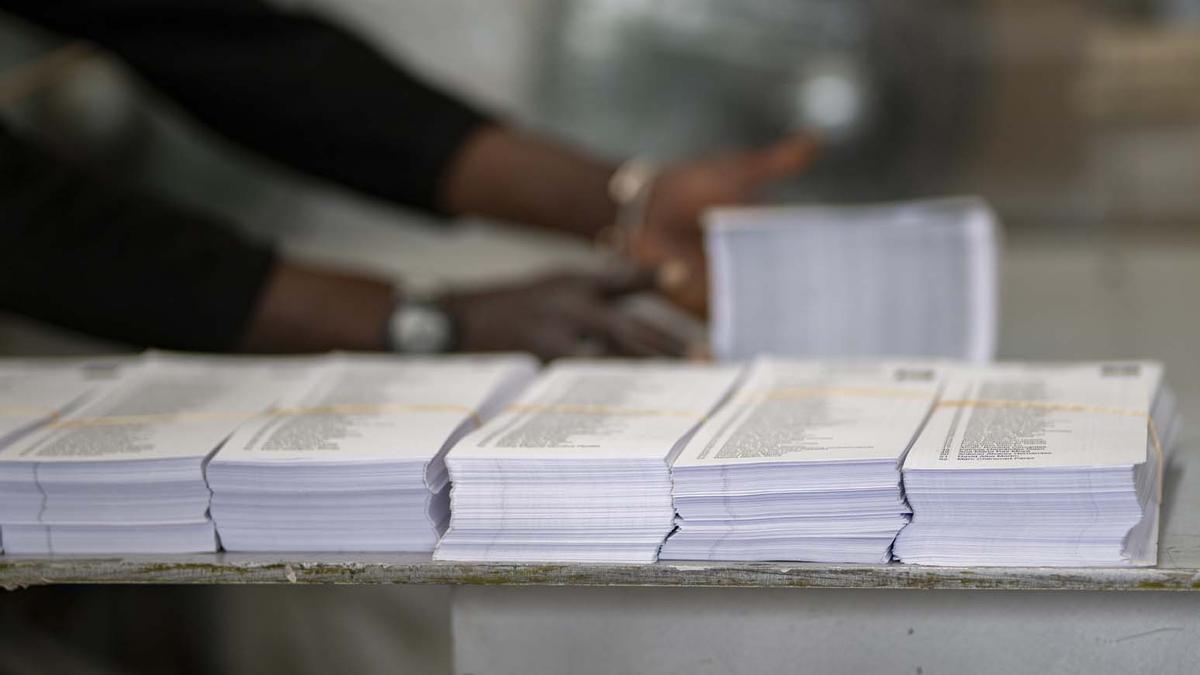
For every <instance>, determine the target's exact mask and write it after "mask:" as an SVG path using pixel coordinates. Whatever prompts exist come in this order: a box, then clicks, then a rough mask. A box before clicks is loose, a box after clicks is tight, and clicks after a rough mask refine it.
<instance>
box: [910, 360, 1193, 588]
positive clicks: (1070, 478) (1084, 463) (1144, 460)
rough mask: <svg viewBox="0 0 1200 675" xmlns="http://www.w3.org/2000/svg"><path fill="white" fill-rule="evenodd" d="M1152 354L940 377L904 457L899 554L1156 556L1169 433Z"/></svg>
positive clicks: (1067, 559) (968, 558)
mask: <svg viewBox="0 0 1200 675" xmlns="http://www.w3.org/2000/svg"><path fill="white" fill-rule="evenodd" d="M1178 426H1179V425H1178V418H1177V415H1176V411H1175V399H1174V396H1173V395H1172V394H1171V392H1170V391H1169V390H1168V389H1167V388H1166V387H1165V386H1164V385H1163V376H1162V367H1161V366H1160V365H1159V364H1157V363H1151V362H1134V363H1092V364H1067V365H1060V366H1055V365H1028V366H1022V365H1020V364H1009V365H998V366H995V367H990V368H987V369H979V370H969V369H968V370H964V371H962V372H960V373H959V374H957V375H955V376H952V377H951V378H950V379H949V381H948V384H947V386H946V391H945V393H944V394H943V398H942V399H941V401H940V402H939V403H938V405H937V407H936V409H935V411H934V413H933V414H932V415H931V417H930V419H929V422H928V423H927V424H926V426H925V428H924V430H922V432H921V434H920V436H919V437H918V439H917V441H916V442H915V443H914V445H913V448H912V450H911V451H910V452H909V454H908V457H907V459H906V460H905V463H904V485H905V490H906V492H907V495H908V501H909V504H910V505H911V506H912V509H913V520H912V523H911V524H910V525H908V526H907V527H905V528H904V530H902V531H901V533H900V536H899V537H898V538H897V540H896V546H895V554H896V556H897V557H898V558H899V559H900V560H902V561H903V562H907V563H918V564H928V565H1001V566H1025V565H1028V566H1068V565H1070V566H1132V565H1153V564H1155V562H1156V560H1157V548H1158V512H1159V501H1160V499H1161V495H1162V476H1163V466H1164V453H1165V452H1167V451H1168V450H1169V448H1170V447H1171V443H1172V442H1173V440H1174V437H1175V435H1176V431H1177V429H1178Z"/></svg>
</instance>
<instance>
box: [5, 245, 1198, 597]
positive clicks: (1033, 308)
mask: <svg viewBox="0 0 1200 675" xmlns="http://www.w3.org/2000/svg"><path fill="white" fill-rule="evenodd" d="M1016 244H1017V245H1016V246H1010V250H1009V254H1008V256H1007V257H1006V259H1005V262H1004V266H1003V275H1004V278H1003V291H1004V293H1003V302H1004V305H1003V312H1002V313H1003V318H1004V320H1003V322H1002V336H1001V346H1002V354H1001V355H1002V356H1003V357H1005V358H1028V359H1091V358H1130V357H1144V358H1157V359H1161V360H1163V361H1164V362H1165V363H1166V366H1167V379H1168V381H1169V382H1170V383H1171V385H1172V387H1173V388H1174V389H1175V390H1176V392H1177V393H1178V394H1179V396H1180V404H1181V411H1182V413H1183V417H1184V433H1183V434H1182V437H1181V439H1180V442H1179V444H1178V445H1179V447H1178V450H1177V451H1176V452H1175V453H1174V454H1173V455H1172V456H1171V457H1170V458H1169V461H1168V465H1167V470H1166V476H1165V487H1166V490H1165V498H1164V502H1163V520H1162V527H1161V532H1160V538H1159V544H1160V545H1159V566H1158V567H1156V568H1150V569H1094V568H1093V569H1073V568H1058V569H1052V568H955V567H940V568H939V567H916V566H909V565H895V564H893V565H875V566H870V565H866V566H864V565H828V564H804V563H754V564H745V563H726V564H713V563H690V564H688V563H683V564H680V563H671V564H669V563H657V564H653V565H576V564H571V565H557V564H537V565H509V564H474V563H466V564H464V563H440V562H433V561H431V560H430V559H429V557H428V556H424V555H404V554H366V553H346V554H289V555H282V554H232V553H222V554H208V555H187V556H124V557H114V556H106V557H90V556H59V557H54V558H34V557H24V556H0V585H3V586H5V587H8V588H16V587H21V586H28V585H36V584H48V583H200V584H215V583H220V584H235V583H281V584H293V583H294V584H301V583H347V584H374V583H389V584H391V583H395V584H475V585H499V584H509V585H522V584H526V585H527V584H543V585H579V586H598V585H628V586H637V585H644V586H726V587H738V586H741V587H795V588H814V587H815V588H922V589H924V588H945V589H1055V590H1063V589H1074V590H1191V591H1200V433H1196V430H1195V429H1194V428H1193V427H1194V425H1197V424H1200V422H1198V420H1200V359H1195V358H1194V356H1193V354H1194V350H1195V347H1196V345H1197V344H1200V319H1198V317H1197V315H1196V313H1195V312H1194V311H1189V310H1188V308H1187V307H1186V304H1187V297H1188V294H1194V293H1195V292H1197V291H1200V246H1195V245H1192V246H1182V247H1181V246H1172V245H1161V244H1159V245H1153V244H1152V245H1133V244H1128V243H1121V242H1119V243H1116V244H1113V245H1112V246H1111V247H1097V246H1092V245H1088V244H1086V243H1085V244H1084V245H1061V244H1060V245H1047V244H1046V243H1044V242H1033V243H1032V244H1029V245H1022V243H1021V242H1016ZM1181 291H1182V292H1183V293H1182V294H1181V293H1180V292H1181ZM1164 293H1169V294H1170V295H1167V296H1166V297H1164Z"/></svg>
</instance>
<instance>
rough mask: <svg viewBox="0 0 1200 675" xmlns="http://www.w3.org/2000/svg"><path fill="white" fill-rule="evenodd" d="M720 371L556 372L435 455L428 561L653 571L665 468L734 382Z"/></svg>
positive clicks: (631, 368)
mask: <svg viewBox="0 0 1200 675" xmlns="http://www.w3.org/2000/svg"><path fill="white" fill-rule="evenodd" d="M738 372H739V371H738V369H737V368H733V367H727V366H710V365H693V364H680V363H667V362H620V361H597V362H587V361H563V362H558V363H556V364H555V365H553V366H552V367H551V368H549V369H548V371H547V372H546V373H545V374H544V375H543V376H542V377H541V378H539V379H538V380H537V381H536V382H535V383H534V385H532V386H531V387H530V389H529V390H528V391H527V392H526V393H525V394H524V395H523V396H521V397H520V399H518V401H517V402H516V403H515V404H514V405H512V406H509V407H508V408H507V409H506V410H505V411H504V412H503V413H501V414H500V415H498V416H497V417H496V418H495V419H493V420H492V421H491V422H489V423H488V424H486V425H484V427H483V428H481V429H479V430H478V431H475V432H473V433H472V434H470V435H469V436H467V437H466V438H464V439H463V440H462V441H460V442H459V443H458V444H457V445H456V446H455V447H454V448H453V449H452V450H451V451H450V454H449V455H448V456H447V459H446V465H447V467H448V468H449V470H450V480H451V482H452V484H453V487H452V489H451V513H452V516H451V521H450V529H449V530H448V531H447V532H446V535H445V536H444V537H443V538H442V541H441V543H440V544H439V545H438V548H437V550H436V552H435V554H434V557H435V558H436V559H439V560H490V561H583V562H586V561H603V562H653V561H654V559H655V558H656V556H657V554H658V549H659V546H660V545H661V544H662V542H663V539H664V538H665V537H666V536H667V533H668V532H670V531H671V529H672V527H673V526H674V508H673V507H672V504H671V479H670V472H669V467H670V464H671V461H672V460H673V459H674V457H675V455H676V454H677V453H678V452H679V450H680V449H681V448H682V447H683V444H684V443H685V442H686V441H687V438H688V436H689V435H690V434H691V433H692V431H693V430H694V429H695V427H696V426H697V424H699V422H700V420H701V419H703V418H704V417H705V416H706V415H707V414H708V413H709V412H710V411H711V410H712V409H713V408H714V407H715V406H716V405H717V404H718V402H720V401H721V400H722V399H723V398H724V397H725V395H726V394H727V392H728V391H729V390H730V387H731V386H732V385H733V383H734V381H735V379H736V378H737V376H738Z"/></svg>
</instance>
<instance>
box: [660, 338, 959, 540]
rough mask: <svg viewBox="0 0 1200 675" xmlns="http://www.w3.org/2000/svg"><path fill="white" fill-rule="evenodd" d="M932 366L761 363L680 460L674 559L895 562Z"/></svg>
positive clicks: (932, 384)
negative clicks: (909, 454)
mask: <svg viewBox="0 0 1200 675" xmlns="http://www.w3.org/2000/svg"><path fill="white" fill-rule="evenodd" d="M941 376H942V370H941V368H939V367H938V366H936V365H934V364H929V363H917V362H912V363H900V362H825V363H822V362H811V361H792V360H783V359H777V358H760V359H759V360H757V361H756V362H755V363H754V365H753V367H752V368H751V370H750V373H749V375H748V376H747V377H746V379H745V381H744V382H743V384H742V386H741V388H740V389H739V391H738V393H737V394H736V395H735V396H734V397H733V399H732V400H731V401H730V402H729V403H728V404H726V405H725V406H724V407H723V408H722V409H721V410H720V411H719V412H718V413H717V414H716V415H714V416H713V417H712V418H711V419H710V420H708V421H707V422H705V424H704V425H703V426H702V427H701V428H700V430H699V431H698V432H697V433H696V435H695V436H693V438H692V439H691V441H690V442H689V443H688V445H687V446H686V447H685V448H684V450H683V452H682V453H681V454H680V456H679V457H678V458H677V459H676V461H675V463H674V465H673V467H672V472H671V475H672V479H673V481H674V490H673V494H674V498H675V507H676V510H677V511H678V513H679V516H680V518H679V520H678V525H679V529H678V530H677V531H676V532H674V533H673V534H672V535H671V537H670V538H669V539H668V540H667V542H666V544H665V545H664V546H663V549H662V554H661V557H662V558H664V559H704V560H722V559H724V560H807V561H822V562H876V563H878V562H886V561H887V560H888V559H889V558H890V547H891V544H892V540H893V539H894V538H895V536H896V533H897V532H898V531H899V529H900V527H901V526H902V525H903V524H904V523H905V522H906V518H905V516H906V515H907V513H908V508H907V506H906V505H905V503H904V500H903V497H902V494H901V489H900V461H901V459H902V457H903V456H904V453H905V451H906V450H907V449H908V447H909V444H910V443H911V442H912V440H913V438H914V437H915V436H916V434H917V432H918V431H919V430H920V428H921V425H922V423H923V422H924V420H925V417H926V415H927V414H928V413H929V411H930V409H931V407H932V405H933V403H934V401H935V400H936V398H937V394H938V389H939V385H940V382H941Z"/></svg>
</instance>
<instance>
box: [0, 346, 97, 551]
mask: <svg viewBox="0 0 1200 675" xmlns="http://www.w3.org/2000/svg"><path fill="white" fill-rule="evenodd" d="M100 388H101V387H99V386H98V385H97V383H96V382H94V381H92V380H91V379H90V378H89V377H88V376H87V374H86V373H85V372H84V371H83V370H81V369H78V368H42V367H37V366H33V365H30V364H11V363H6V364H4V366H3V367H2V368H0V450H2V449H4V448H7V447H8V446H10V445H12V444H13V443H14V442H16V441H17V440H18V439H20V438H21V437H22V436H25V435H26V434H28V433H30V432H32V431H34V430H35V429H37V428H39V427H41V426H43V425H45V424H47V423H49V422H51V421H52V420H54V419H57V418H59V417H61V416H62V415H64V414H66V413H67V412H69V411H70V410H71V409H72V408H74V407H76V406H78V405H79V404H81V403H82V402H83V401H85V400H86V399H87V398H88V397H89V396H93V395H94V394H95V393H96V391H97V390H98V389H100ZM40 499H41V494H40V493H38V492H36V491H35V489H31V486H29V485H28V484H27V483H25V482H23V481H19V480H18V481H7V480H4V479H3V476H2V474H0V522H2V521H3V518H4V516H6V515H9V514H23V513H28V512H29V511H30V510H31V504H32V503H33V502H34V501H35V500H40ZM0 550H2V549H0Z"/></svg>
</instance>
